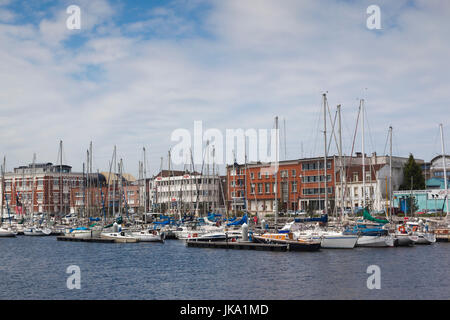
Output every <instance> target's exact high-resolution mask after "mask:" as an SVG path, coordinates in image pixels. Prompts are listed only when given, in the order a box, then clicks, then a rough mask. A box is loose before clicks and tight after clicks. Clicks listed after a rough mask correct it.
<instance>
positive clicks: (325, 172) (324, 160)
mask: <svg viewBox="0 0 450 320" xmlns="http://www.w3.org/2000/svg"><path fill="white" fill-rule="evenodd" d="M323 137H324V143H325V144H324V147H325V153H324V156H323V170H324V179H323V180H324V188H325V203H324V213H325V214H328V190H327V153H328V150H327V95H326V94H325V93H324V94H323ZM319 167H320V166H319ZM319 181H320V179H319ZM319 194H320V188H319Z"/></svg>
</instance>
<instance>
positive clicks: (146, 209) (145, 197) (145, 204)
mask: <svg viewBox="0 0 450 320" xmlns="http://www.w3.org/2000/svg"><path fill="white" fill-rule="evenodd" d="M143 149H144V168H143V169H144V213H145V218H144V219H145V223H147V211H148V208H147V156H146V152H145V147H143Z"/></svg>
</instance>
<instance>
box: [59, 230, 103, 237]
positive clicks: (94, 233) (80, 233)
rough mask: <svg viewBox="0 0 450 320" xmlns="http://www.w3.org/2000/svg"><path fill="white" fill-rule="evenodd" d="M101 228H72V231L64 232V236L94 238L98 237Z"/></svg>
mask: <svg viewBox="0 0 450 320" xmlns="http://www.w3.org/2000/svg"><path fill="white" fill-rule="evenodd" d="M100 234H101V230H74V231H72V232H66V233H65V234H64V236H65V237H69V238H75V239H96V238H99V237H100Z"/></svg>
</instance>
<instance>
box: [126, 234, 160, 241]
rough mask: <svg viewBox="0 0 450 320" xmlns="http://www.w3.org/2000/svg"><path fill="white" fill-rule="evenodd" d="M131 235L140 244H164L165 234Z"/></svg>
mask: <svg viewBox="0 0 450 320" xmlns="http://www.w3.org/2000/svg"><path fill="white" fill-rule="evenodd" d="M131 235H132V236H133V237H135V238H136V239H138V241H140V242H164V233H162V234H152V233H148V232H132V233H131Z"/></svg>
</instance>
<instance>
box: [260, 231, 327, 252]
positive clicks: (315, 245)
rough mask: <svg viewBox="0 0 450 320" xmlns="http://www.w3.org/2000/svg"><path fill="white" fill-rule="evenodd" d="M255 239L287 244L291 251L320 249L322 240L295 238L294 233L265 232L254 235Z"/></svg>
mask: <svg viewBox="0 0 450 320" xmlns="http://www.w3.org/2000/svg"><path fill="white" fill-rule="evenodd" d="M253 239H254V241H256V242H260V243H276V244H287V245H288V247H289V250H290V251H317V250H319V249H320V241H317V240H312V239H307V238H294V235H293V233H289V234H286V233H264V234H262V235H253Z"/></svg>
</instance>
